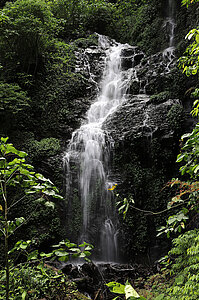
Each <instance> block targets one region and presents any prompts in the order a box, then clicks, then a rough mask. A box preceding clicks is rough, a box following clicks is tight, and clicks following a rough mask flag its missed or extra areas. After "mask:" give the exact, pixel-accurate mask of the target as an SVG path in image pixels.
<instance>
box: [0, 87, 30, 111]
mask: <svg viewBox="0 0 199 300" xmlns="http://www.w3.org/2000/svg"><path fill="white" fill-rule="evenodd" d="M29 101H30V99H29V98H28V96H27V93H26V92H24V91H23V90H22V89H21V88H20V87H19V85H18V84H9V83H4V82H0V113H8V112H9V113H11V114H17V113H18V112H19V111H21V110H23V109H24V108H26V107H28V106H29Z"/></svg>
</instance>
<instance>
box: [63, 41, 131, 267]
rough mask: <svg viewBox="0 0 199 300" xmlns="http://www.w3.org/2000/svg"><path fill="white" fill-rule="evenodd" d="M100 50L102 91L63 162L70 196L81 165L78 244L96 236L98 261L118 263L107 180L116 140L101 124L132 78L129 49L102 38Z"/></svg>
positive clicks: (78, 178) (72, 140) (123, 96)
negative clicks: (126, 66)
mask: <svg viewBox="0 0 199 300" xmlns="http://www.w3.org/2000/svg"><path fill="white" fill-rule="evenodd" d="M99 47H101V49H105V50H106V63H105V70H104V73H103V76H102V80H101V84H100V89H99V90H100V92H99V95H98V97H97V98H96V99H95V101H94V102H93V104H92V105H91V106H90V108H89V110H88V112H87V114H86V121H85V122H84V124H82V126H81V127H80V128H79V129H77V130H76V131H75V132H74V133H73V135H72V138H71V141H70V143H69V146H68V149H67V151H66V153H65V157H64V160H65V165H66V169H67V176H68V182H69V186H68V187H67V193H70V189H71V186H70V185H72V179H71V177H72V176H74V175H71V174H72V169H71V162H72V161H73V164H74V162H75V165H76V166H78V167H77V169H78V171H77V174H76V177H77V180H78V182H79V183H78V189H79V198H80V201H81V207H82V226H81V232H80V235H79V242H82V241H83V240H86V241H88V242H91V241H92V240H93V238H92V237H93V236H94V235H97V236H95V237H94V238H95V239H97V240H98V245H97V247H98V248H99V252H100V254H99V255H98V258H97V259H98V260H102V261H117V260H118V256H117V247H118V245H117V244H118V239H117V236H118V230H117V218H116V216H115V205H114V203H113V199H112V192H111V191H109V190H108V188H109V187H111V186H112V185H113V184H114V183H113V182H109V178H108V175H109V173H108V164H109V160H110V158H109V155H110V150H111V147H112V145H113V141H112V139H111V138H110V137H109V136H108V134H107V133H106V132H105V131H104V130H103V129H102V125H103V122H104V121H105V120H106V119H107V117H108V116H109V115H110V114H112V113H113V112H114V111H115V110H116V109H117V107H118V105H120V104H121V103H122V102H123V101H124V99H125V94H126V91H127V89H128V86H129V80H130V77H131V76H130V74H129V76H127V75H126V74H125V76H123V72H122V71H121V51H122V49H124V48H125V47H126V48H127V47H129V46H128V45H121V44H118V43H116V42H115V43H114V44H113V45H110V43H109V40H108V38H106V37H104V36H99ZM73 167H74V166H73Z"/></svg>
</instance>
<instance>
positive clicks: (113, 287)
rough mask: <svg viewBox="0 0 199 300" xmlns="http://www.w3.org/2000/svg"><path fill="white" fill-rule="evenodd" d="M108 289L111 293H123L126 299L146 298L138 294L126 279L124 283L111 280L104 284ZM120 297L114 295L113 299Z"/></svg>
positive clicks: (142, 299)
mask: <svg viewBox="0 0 199 300" xmlns="http://www.w3.org/2000/svg"><path fill="white" fill-rule="evenodd" d="M106 285H107V286H108V288H109V290H110V291H111V292H112V293H115V294H120V295H124V296H125V299H128V300H136V299H140V300H146V298H144V297H142V296H139V295H138V293H137V292H136V290H135V289H134V288H133V287H132V285H131V284H130V283H129V282H128V281H127V282H126V283H125V285H123V284H121V283H118V282H116V281H112V282H109V283H107V284H106ZM116 299H121V297H120V296H117V297H115V298H114V299H113V300H116Z"/></svg>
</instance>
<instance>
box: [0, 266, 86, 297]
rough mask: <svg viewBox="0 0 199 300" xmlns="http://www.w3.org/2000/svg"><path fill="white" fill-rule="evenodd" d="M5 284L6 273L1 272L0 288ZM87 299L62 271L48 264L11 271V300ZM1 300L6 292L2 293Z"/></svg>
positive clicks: (15, 268)
mask: <svg viewBox="0 0 199 300" xmlns="http://www.w3.org/2000/svg"><path fill="white" fill-rule="evenodd" d="M4 283H5V271H4V270H1V271H0V286H3V285H4ZM55 297H57V299H81V300H83V299H85V300H86V299H87V297H85V296H84V295H81V294H80V293H79V292H78V290H77V288H76V285H75V284H74V283H73V282H71V281H69V280H68V278H67V277H66V275H64V274H63V273H62V272H61V271H60V270H58V269H56V268H54V267H51V266H50V265H48V264H43V263H39V264H38V263H34V262H33V263H32V264H21V265H18V266H15V267H13V268H12V269H11V280H10V298H9V299H10V300H12V299H15V300H17V299H20V300H25V299H43V298H45V299H49V300H50V299H52V300H53V299H55ZM0 299H2V300H3V299H5V292H4V290H3V289H1V291H0Z"/></svg>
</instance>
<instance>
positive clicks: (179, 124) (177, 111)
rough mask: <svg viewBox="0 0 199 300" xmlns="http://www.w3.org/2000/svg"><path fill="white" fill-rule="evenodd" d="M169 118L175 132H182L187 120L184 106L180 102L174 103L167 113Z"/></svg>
mask: <svg viewBox="0 0 199 300" xmlns="http://www.w3.org/2000/svg"><path fill="white" fill-rule="evenodd" d="M167 119H168V121H169V124H170V126H171V128H172V129H173V130H174V131H175V133H176V134H177V133H178V134H179V133H181V132H182V129H183V124H184V121H185V115H184V109H183V107H182V106H181V105H180V104H175V105H173V106H172V107H171V109H170V110H169V112H168V114H167Z"/></svg>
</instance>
